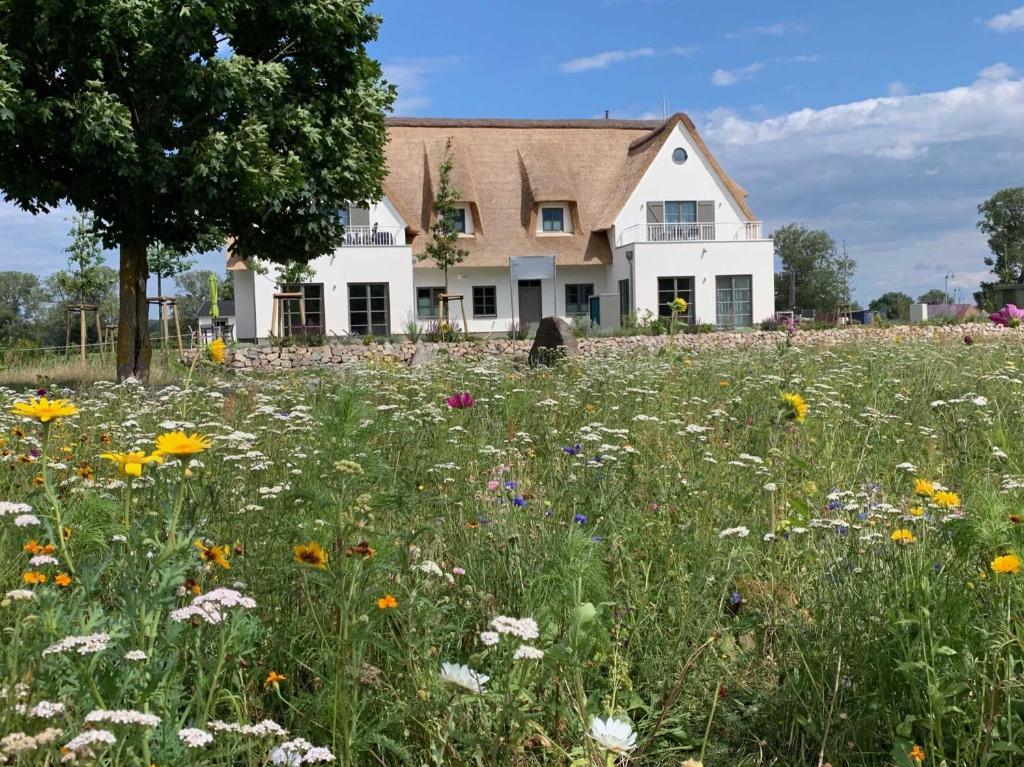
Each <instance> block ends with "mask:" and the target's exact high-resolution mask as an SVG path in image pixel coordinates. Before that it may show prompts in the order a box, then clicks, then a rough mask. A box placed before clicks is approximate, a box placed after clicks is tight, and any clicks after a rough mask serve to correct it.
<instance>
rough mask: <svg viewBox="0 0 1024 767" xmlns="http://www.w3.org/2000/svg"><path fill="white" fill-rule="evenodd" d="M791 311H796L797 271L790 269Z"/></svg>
mask: <svg viewBox="0 0 1024 767" xmlns="http://www.w3.org/2000/svg"><path fill="white" fill-rule="evenodd" d="M789 310H790V311H795V310H796V270H795V269H793V267H790V268H789Z"/></svg>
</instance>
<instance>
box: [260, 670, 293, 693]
mask: <svg viewBox="0 0 1024 767" xmlns="http://www.w3.org/2000/svg"><path fill="white" fill-rule="evenodd" d="M287 678H288V677H287V676H285V675H284V674H278V673H277V672H276V671H274V670H273V669H271V670H270V673H269V674H267V678H266V679H265V680H264V681H263V689H264V690H265V689H267V688H268V687H270V685H272V684H273V685H276V684H279V683H280V682H283V681H284V680H286V679H287Z"/></svg>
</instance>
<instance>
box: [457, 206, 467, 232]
mask: <svg viewBox="0 0 1024 767" xmlns="http://www.w3.org/2000/svg"><path fill="white" fill-rule="evenodd" d="M455 231H457V232H458V233H459V234H465V233H466V209H465V208H456V209H455Z"/></svg>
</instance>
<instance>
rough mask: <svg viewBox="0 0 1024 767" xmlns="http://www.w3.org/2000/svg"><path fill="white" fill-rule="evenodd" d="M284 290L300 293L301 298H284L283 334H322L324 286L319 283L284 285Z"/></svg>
mask: <svg viewBox="0 0 1024 767" xmlns="http://www.w3.org/2000/svg"><path fill="white" fill-rule="evenodd" d="M284 292H285V293H301V294H302V298H286V299H285V300H284V306H283V314H284V333H285V335H288V336H310V335H323V333H324V286H323V285H322V284H319V283H316V284H313V283H303V284H301V285H285V286H284Z"/></svg>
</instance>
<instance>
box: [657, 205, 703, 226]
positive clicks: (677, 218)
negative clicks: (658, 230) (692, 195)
mask: <svg viewBox="0 0 1024 767" xmlns="http://www.w3.org/2000/svg"><path fill="white" fill-rule="evenodd" d="M696 221H697V203H696V202H666V203H665V223H666V224H693V223H696Z"/></svg>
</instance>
